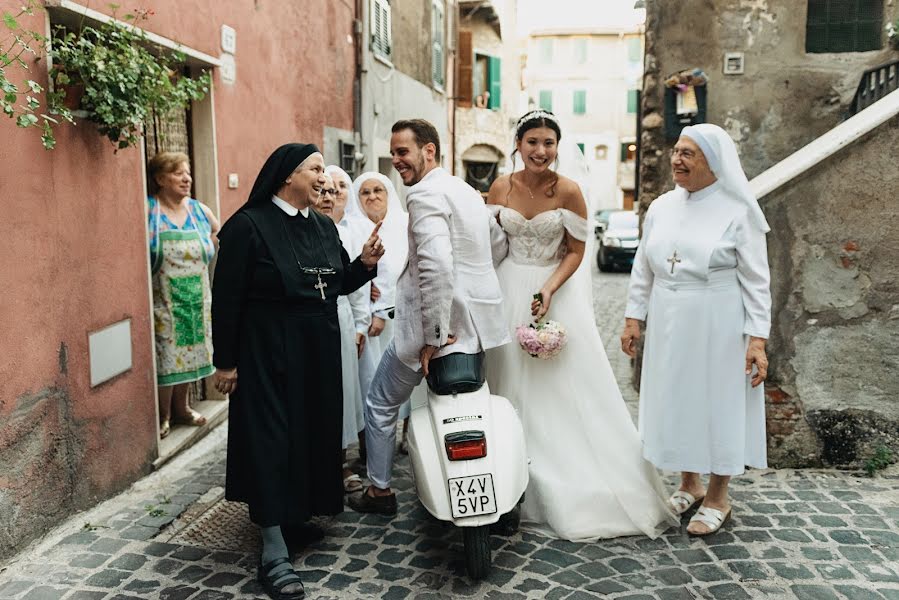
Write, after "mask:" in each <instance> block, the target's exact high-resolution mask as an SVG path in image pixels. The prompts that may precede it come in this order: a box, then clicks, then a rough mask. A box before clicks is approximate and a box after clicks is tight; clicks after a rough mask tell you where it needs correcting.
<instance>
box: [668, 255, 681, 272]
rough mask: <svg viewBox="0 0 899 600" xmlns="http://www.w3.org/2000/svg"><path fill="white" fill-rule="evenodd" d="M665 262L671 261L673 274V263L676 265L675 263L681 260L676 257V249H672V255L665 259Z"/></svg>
mask: <svg viewBox="0 0 899 600" xmlns="http://www.w3.org/2000/svg"><path fill="white" fill-rule="evenodd" d="M667 262H670V263H671V274H672V275H674V265H676V264H677V263H679V262H682V261H681V259H679V258H678V257H677V250H675V251H674V254H672V255H671V256H670V257H669V258H668V259H667Z"/></svg>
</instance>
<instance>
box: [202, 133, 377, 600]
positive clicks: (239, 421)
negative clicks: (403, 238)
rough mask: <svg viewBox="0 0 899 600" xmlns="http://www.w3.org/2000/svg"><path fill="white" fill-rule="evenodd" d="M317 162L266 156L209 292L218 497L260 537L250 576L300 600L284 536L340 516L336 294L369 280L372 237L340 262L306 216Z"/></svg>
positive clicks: (320, 171)
mask: <svg viewBox="0 0 899 600" xmlns="http://www.w3.org/2000/svg"><path fill="white" fill-rule="evenodd" d="M324 173H325V164H324V159H323V157H322V155H321V153H319V151H318V148H316V147H315V146H314V145H312V144H286V145H284V146H281V147H280V148H278V149H277V150H275V151H274V153H272V155H271V156H270V157H269V158H268V160H267V161H266V162H265V165H264V166H263V167H262V171H261V172H260V173H259V176H258V177H257V178H256V183H255V184H253V190H252V191H251V192H250V198H249V200H248V201H247V203H246V204H245V205H244V206H243V207H242V208H241V209H240V210H239V211H238V212H237V213H235V214H234V216H232V217H231V218H230V219H229V220H228V222H227V223H225V225H224V226H223V227H222V230H221V232H220V233H219V240H220V250H219V256H218V261H217V263H216V269H215V279H214V283H213V292H212V337H213V345H214V358H213V362H214V364H215V366H216V368H217V372H216V375H215V385H216V387H217V388H218V389H219V391H221V392H222V393H227V394H230V402H231V403H230V407H229V418H228V462H227V478H226V484H225V485H226V487H225V497H226V498H227V499H228V500H234V501H238V502H245V503H247V504H248V506H249V511H250V518H251V519H252V521H253V522H254V523H256V524H257V525H259V526H260V528H261V529H262V538H263V552H262V557H261V560H260V564H259V579H260V582H261V583H262V584H263V586H264V587H265V589H266V591H267V592H268V593H269V595H271V596H272V597H273V598H302V597H303V586H302V582H300V579H299V577H298V576H297V575H296V572H295V571H294V570H293V567H292V566H291V563H290V560H289V554H288V550H287V546H286V544H285V542H284V537H283V532H284V531H290V530H291V529H295V528H297V527H298V526H302V525H303V524H304V523H305V522H306V521H307V520H308V519H309V518H310V517H311V516H313V515H335V514H338V513H340V512H341V511H342V510H343V496H344V492H343V481H342V479H341V464H342V463H341V439H342V438H341V429H342V424H343V420H342V418H343V417H342V410H343V401H342V381H341V355H340V330H339V326H338V319H337V297H338V296H339V295H344V294H349V293H350V292H352V291H355V290H356V289H357V288H359V287H360V286H362V285H363V284H364V283H365V282H367V281H369V280H371V279H372V278H373V277H374V276H375V275H376V273H377V268H376V265H377V261H378V260H379V259H380V257H381V256H382V255H383V254H384V249H383V246H382V244H381V240H380V238H379V237H378V229H377V228H375V230H374V231H373V232H372V235H371V237H370V238H369V239H368V241H367V242H366V244H365V246H364V247H363V249H362V254H361V255H360V256H359V257H358V258H356V260H354V261H352V262H351V261H350V258H349V257H348V256H347V253H346V251H345V250H344V248H343V246H342V245H341V243H340V237H339V235H338V233H337V228H336V226H335V225H334V223H333V221H331V219H329V218H328V217H326V216H323V215H321V214H319V213H317V212H316V211H314V210H311V209H310V206H311V205H312V204H313V203H314V202H315V201H316V200H317V198H318V196H319V194H320V192H321V189H322V186H323V185H324V183H325V179H324Z"/></svg>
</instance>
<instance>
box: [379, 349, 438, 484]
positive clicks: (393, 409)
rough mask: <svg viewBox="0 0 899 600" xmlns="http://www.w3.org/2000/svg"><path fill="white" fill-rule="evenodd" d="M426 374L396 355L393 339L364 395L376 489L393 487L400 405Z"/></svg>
mask: <svg viewBox="0 0 899 600" xmlns="http://www.w3.org/2000/svg"><path fill="white" fill-rule="evenodd" d="M423 377H424V374H423V373H422V371H421V369H420V368H419V369H418V370H416V371H413V370H412V369H410V368H409V367H408V366H406V365H404V364H403V363H402V361H400V359H399V358H397V355H396V348H395V346H394V342H393V341H391V342H390V344H389V345H388V346H387V350H385V351H384V354H383V355H381V362H380V364H378V370H377V371H375V376H374V379H372V382H371V386H370V387H369V388H368V395H367V396H366V398H365V403H366V407H367V408H368V410H366V411H365V449H366V451H367V452H368V478H369V479H370V480H371V482H372V484H374V486H375V487H377V488H381V489H384V488H388V487H390V477H391V474H392V472H393V452H394V448H395V447H396V422H397V418H398V416H399V412H400V406H401V405H402V404H403V402H405V401H407V400H408V399H409V396H411V395H412V390H414V389H415V386H417V385H418V384H419V383H421V380H422V378H423Z"/></svg>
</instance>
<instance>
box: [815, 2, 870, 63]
mask: <svg viewBox="0 0 899 600" xmlns="http://www.w3.org/2000/svg"><path fill="white" fill-rule="evenodd" d="M882 30H883V0H808V15H807V18H806V24H805V51H806V52H809V53H815V52H866V51H868V50H879V49H880V48H882V47H883V34H882Z"/></svg>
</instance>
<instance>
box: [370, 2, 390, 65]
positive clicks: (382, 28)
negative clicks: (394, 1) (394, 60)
mask: <svg viewBox="0 0 899 600" xmlns="http://www.w3.org/2000/svg"><path fill="white" fill-rule="evenodd" d="M390 31H391V25H390V3H389V2H388V1H387V0H371V50H372V52H374V53H375V54H377V55H379V56H381V57H383V58H386V59H387V60H390V56H391V51H392V46H393V38H392V36H391V33H390Z"/></svg>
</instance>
